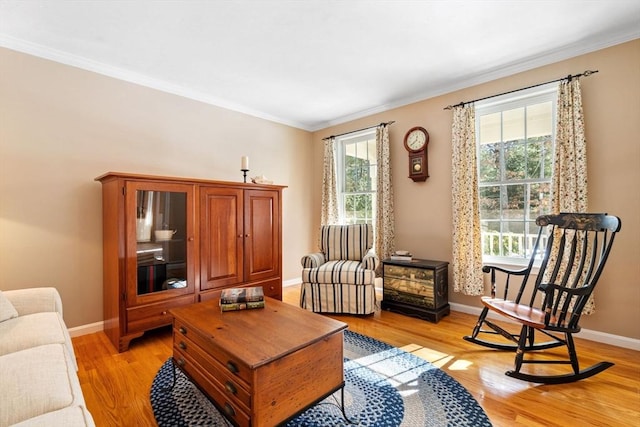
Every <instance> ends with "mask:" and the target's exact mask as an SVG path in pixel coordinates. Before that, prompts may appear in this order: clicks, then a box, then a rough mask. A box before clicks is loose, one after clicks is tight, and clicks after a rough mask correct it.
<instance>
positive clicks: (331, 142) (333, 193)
mask: <svg viewBox="0 0 640 427" xmlns="http://www.w3.org/2000/svg"><path fill="white" fill-rule="evenodd" d="M334 150H335V138H330V139H328V140H326V141H325V142H324V170H323V175H322V213H321V215H320V225H331V224H338V220H339V218H338V215H339V214H338V187H337V184H336V162H335V157H334Z"/></svg>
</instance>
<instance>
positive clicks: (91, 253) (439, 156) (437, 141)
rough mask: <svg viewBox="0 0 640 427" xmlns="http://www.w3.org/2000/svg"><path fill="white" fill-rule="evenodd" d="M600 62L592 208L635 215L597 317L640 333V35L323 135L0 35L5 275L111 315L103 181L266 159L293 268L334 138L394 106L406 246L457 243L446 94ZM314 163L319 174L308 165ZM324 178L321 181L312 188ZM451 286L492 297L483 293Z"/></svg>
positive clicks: (589, 97) (590, 81)
mask: <svg viewBox="0 0 640 427" xmlns="http://www.w3.org/2000/svg"><path fill="white" fill-rule="evenodd" d="M586 69H598V70H600V73H598V74H596V75H594V76H592V77H589V78H585V79H583V80H582V85H583V98H584V103H585V116H586V123H587V138H588V144H589V146H588V154H589V159H590V160H589V174H590V181H589V198H590V206H591V210H593V211H608V212H610V213H614V214H616V215H619V216H621V217H622V221H623V229H622V233H621V234H620V236H619V238H618V241H617V243H616V247H615V248H614V251H613V254H612V258H611V261H610V265H609V266H608V269H607V270H606V271H605V275H604V277H603V280H602V283H601V285H600V288H599V289H598V290H597V291H596V294H597V313H596V314H594V315H593V316H590V317H589V318H587V319H586V321H585V322H584V327H586V328H589V329H592V330H595V331H601V332H606V333H611V334H616V335H622V336H626V337H630V338H636V339H640V326H638V325H640V310H638V307H640V286H639V283H638V282H639V281H640V279H639V277H640V263H638V259H639V258H640V249H639V246H638V244H637V242H638V241H639V240H640V217H639V215H638V212H640V192H639V191H638V190H637V189H636V186H637V183H638V182H640V144H639V143H638V135H640V123H639V122H638V117H640V78H638V77H639V75H640V41H639V40H636V41H633V42H630V43H626V44H622V45H619V46H615V47H612V48H609V49H604V50H601V51H598V52H595V53H591V54H587V55H583V56H580V57H576V58H573V59H571V60H567V61H563V62H560V63H556V64H552V65H549V66H546V67H542V68H539V69H536V70H532V71H529V72H526V73H521V74H518V75H514V76H511V77H508V78H504V79H500V80H497V81H494V82H491V83H487V84H483V85H478V86H475V87H472V88H468V89H465V90H461V91H458V92H454V93H450V94H447V95H444V96H440V97H436V98H432V99H429V100H425V101H423V102H419V103H415V104H412V105H408V106H406V107H402V108H397V109H394V110H391V111H388V112H385V113H381V114H376V115H373V116H370V117H366V118H363V119H360V120H357V121H353V122H350V123H347V124H343V125H340V126H335V127H332V128H329V129H324V130H322V131H318V132H315V133H313V135H312V134H310V133H308V132H305V131H301V130H298V129H294V128H291V127H288V126H284V125H279V124H276V123H272V122H269V121H265V120H261V119H257V118H253V117H249V116H246V115H243V114H239V113H235V112H232V111H229V110H225V109H221V108H217V107H213V106H210V105H206V104H203V103H199V102H196V101H192V100H188V99H185V98H181V97H179V96H174V95H170V94H166V93H162V92H159V91H156V90H152V89H148V88H144V87H141V86H137V85H134V84H129V83H126V82H122V81H118V80H115V79H111V78H108V77H104V76H101V75H98V74H95V73H91V72H87V71H83V70H80V69H76V68H73V67H69V66H65V65H61V64H57V63H53V62H50V61H46V60H42V59H39V58H35V57H32V56H29V55H24V54H21V53H16V52H13V51H10V50H6V49H1V48H0V289H5V290H6V289H17V288H25V287H30V286H35V285H52V286H56V287H57V288H58V289H59V290H60V293H61V295H62V298H63V302H64V305H65V319H66V321H67V323H68V325H69V326H70V327H74V326H79V325H84V324H89V323H92V322H98V321H100V320H101V319H102V263H101V256H102V237H101V199H100V184H98V183H96V182H94V180H93V179H94V178H95V177H96V176H98V175H100V174H102V173H104V172H107V171H122V172H135V173H146V174H161V175H175V176H185V177H194V178H205V179H220V180H232V181H233V180H238V181H239V180H240V176H241V175H240V171H239V162H240V157H241V156H242V155H248V156H250V158H251V169H252V170H251V172H250V175H253V174H262V175H265V176H267V177H268V178H270V179H273V180H274V181H275V182H276V183H277V184H282V185H287V186H288V188H287V189H286V190H285V191H284V197H283V205H284V212H283V223H284V236H283V241H284V245H283V270H284V274H283V276H284V279H285V280H295V279H297V278H299V276H300V264H299V260H300V257H301V256H302V255H303V254H305V253H307V252H309V251H311V250H315V249H316V234H317V229H318V225H319V221H320V219H319V212H320V186H321V173H322V172H321V171H322V141H321V139H322V138H323V137H325V136H329V135H331V134H337V133H341V132H348V131H350V130H354V129H359V128H362V127H366V126H370V125H374V124H377V123H380V122H382V121H388V120H395V121H396V123H395V124H393V125H392V126H391V128H390V129H391V143H392V152H391V155H392V165H393V168H394V170H395V173H394V186H395V206H396V243H397V244H396V246H397V247H398V248H406V249H410V250H412V251H413V252H414V254H415V255H416V256H418V257H422V258H432V259H441V260H447V261H450V258H451V241H450V240H451V238H450V235H451V177H450V161H451V149H450V141H451V130H450V125H451V113H450V112H449V111H446V110H443V107H444V106H445V105H449V104H455V103H458V102H460V101H463V100H470V99H474V98H478V97H483V96H488V95H493V94H497V93H500V92H504V91H507V90H512V89H518V88H521V87H524V86H528V85H532V84H537V83H541V82H544V81H548V80H552V79H555V78H558V77H560V76H564V75H567V74H571V73H578V72H582V71H584V70H586ZM418 125H420V126H424V127H425V128H427V129H428V130H429V133H430V137H431V139H430V145H429V172H430V175H431V177H430V178H429V179H428V180H427V182H425V183H414V182H412V181H411V180H409V179H408V178H407V177H406V176H407V172H406V169H407V157H406V152H405V150H404V148H403V146H402V138H403V136H404V133H405V132H406V131H407V130H408V129H409V128H411V127H413V126H418ZM310 171H312V173H309V172H310ZM311 188H312V189H314V191H309V189H311ZM450 300H451V301H452V302H457V303H461V304H467V305H472V306H478V305H479V302H478V300H477V298H472V297H465V296H463V295H460V294H454V293H452V292H451V293H450Z"/></svg>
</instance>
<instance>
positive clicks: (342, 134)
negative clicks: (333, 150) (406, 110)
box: [322, 120, 396, 141]
mask: <svg viewBox="0 0 640 427" xmlns="http://www.w3.org/2000/svg"><path fill="white" fill-rule="evenodd" d="M395 122H396V121H395V120H391V121H390V122H387V123H380V124H379V125H375V126H369V127H367V128H362V129H358V130H352V131H350V132H345V133H341V134H338V135H331V136H328V137H326V138H322V140H323V141H326V140H328V139H331V138H337V137H339V136H344V135H349V134H350V133H356V132H360V131H363V130H367V129H373V128H375V127H378V126H388V125H392V124H394V123H395Z"/></svg>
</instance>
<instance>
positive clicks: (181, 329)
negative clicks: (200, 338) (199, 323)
mask: <svg viewBox="0 0 640 427" xmlns="http://www.w3.org/2000/svg"><path fill="white" fill-rule="evenodd" d="M179 330H180V333H181V334H182V335H187V328H185V327H184V326H180V329H179Z"/></svg>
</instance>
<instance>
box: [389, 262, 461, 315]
mask: <svg viewBox="0 0 640 427" xmlns="http://www.w3.org/2000/svg"><path fill="white" fill-rule="evenodd" d="M448 265H449V263H448V262H445V261H432V260H426V259H413V260H411V261H396V260H392V259H391V258H388V259H385V260H383V261H382V271H383V294H382V309H383V310H390V311H395V312H398V313H402V314H407V315H409V316H416V317H419V318H421V319H424V320H428V321H430V322H435V323H437V322H438V321H439V320H440V319H441V318H442V317H444V316H446V315H447V314H449V311H450V308H449V301H448V300H449V297H448V292H449V279H448V277H449V275H448Z"/></svg>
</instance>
